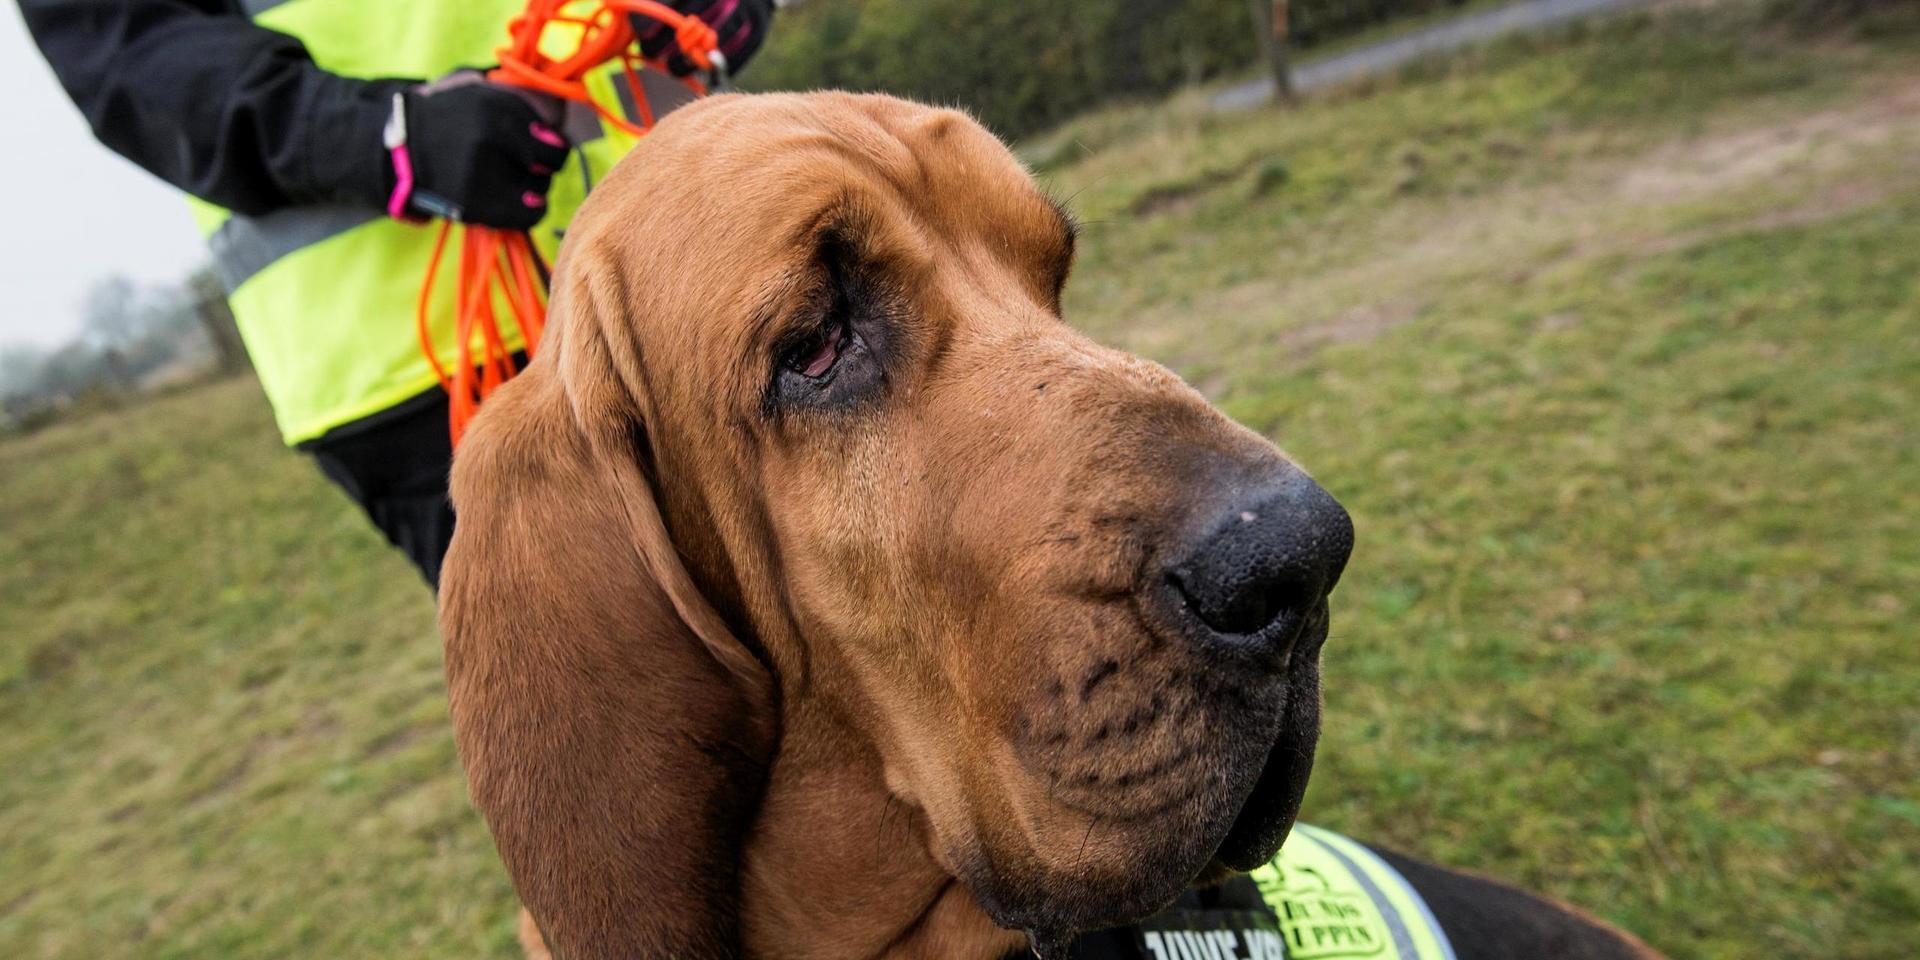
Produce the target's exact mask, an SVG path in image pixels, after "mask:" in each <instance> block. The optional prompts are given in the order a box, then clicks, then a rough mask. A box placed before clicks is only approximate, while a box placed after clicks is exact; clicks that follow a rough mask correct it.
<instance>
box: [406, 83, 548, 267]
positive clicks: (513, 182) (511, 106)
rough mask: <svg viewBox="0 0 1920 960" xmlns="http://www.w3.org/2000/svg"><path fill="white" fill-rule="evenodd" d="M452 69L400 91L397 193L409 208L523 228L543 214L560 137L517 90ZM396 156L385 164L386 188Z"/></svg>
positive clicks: (414, 211)
mask: <svg viewBox="0 0 1920 960" xmlns="http://www.w3.org/2000/svg"><path fill="white" fill-rule="evenodd" d="M455 76H456V78H458V79H455V80H454V81H453V82H448V81H441V82H438V83H435V84H433V85H432V86H429V87H421V88H415V89H412V90H408V91H406V92H405V93H402V94H401V97H402V98H403V99H404V101H405V103H404V108H403V109H404V110H405V117H404V119H405V127H406V138H405V143H406V148H407V154H408V157H409V159H410V161H411V164H412V167H413V189H412V190H411V192H409V193H408V195H407V196H405V197H403V198H399V199H400V200H401V201H402V202H403V203H404V205H405V210H406V212H407V213H409V214H413V215H416V216H427V217H444V218H446V219H449V220H459V221H461V222H463V223H477V224H481V225H483V226H489V227H500V228H502V229H507V230H526V229H529V228H531V227H532V226H533V225H534V224H536V223H539V222H540V218H541V217H543V216H545V215H546V212H547V189H548V188H549V187H550V186H552V184H553V172H554V171H555V170H558V169H560V165H561V164H563V163H565V162H566V160H567V144H566V141H565V140H563V139H562V138H561V136H560V134H559V133H558V132H557V131H556V130H555V129H554V127H553V126H552V125H551V124H549V123H548V122H547V121H546V120H545V119H544V118H542V117H541V115H540V111H539V110H537V109H535V108H534V106H533V104H531V103H529V102H528V101H527V99H526V98H525V97H524V96H522V95H521V94H518V93H515V92H513V91H511V90H508V89H506V88H504V87H499V86H494V85H492V84H488V83H483V82H480V81H479V80H478V79H477V77H474V78H473V79H467V77H469V76H472V75H464V76H463V75H458V74H456V75H455ZM390 123H391V121H390ZM394 132H395V131H394V130H393V129H391V128H390V129H389V131H388V134H389V136H388V141H387V142H388V147H389V148H392V147H393V146H394V138H393V134H394ZM397 162H398V159H397V157H396V158H395V160H394V161H393V162H392V163H390V164H389V168H388V176H389V177H390V178H392V179H390V180H389V188H390V189H389V194H390V195H391V193H392V190H391V188H392V186H393V185H394V184H395V183H397V182H398V179H399V177H398V171H397V168H396V166H395V164H397Z"/></svg>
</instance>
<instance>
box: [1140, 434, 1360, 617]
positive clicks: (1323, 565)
mask: <svg viewBox="0 0 1920 960" xmlns="http://www.w3.org/2000/svg"><path fill="white" fill-rule="evenodd" d="M1352 552H1353V521H1352V520H1351V519H1350V518H1349V517H1348V516H1347V511H1346V510H1345V508H1343V507H1341V506H1340V502H1339V501H1337V500H1335V499H1334V498H1333V495H1332V494H1329V493H1328V492H1327V491H1325V490H1323V489H1321V488H1320V485H1319V484H1317V483H1314V482H1313V481H1312V480H1311V479H1309V478H1308V477H1307V476H1306V474H1303V473H1299V472H1297V471H1295V472H1291V473H1290V474H1289V475H1288V476H1287V477H1285V478H1284V479H1282V480H1280V481H1279V482H1277V483H1274V484H1270V485H1265V486H1262V487H1261V488H1260V489H1258V490H1257V491H1256V492H1254V493H1253V494H1252V495H1250V496H1248V497H1245V498H1244V499H1242V500H1241V501H1240V502H1239V503H1237V504H1234V505H1232V506H1230V507H1229V508H1228V509H1227V510H1226V511H1225V513H1224V514H1223V515H1222V516H1221V517H1219V518H1218V519H1217V520H1216V521H1215V524H1214V526H1213V528H1212V532H1210V533H1208V534H1207V535H1205V536H1204V537H1202V538H1201V539H1200V541H1199V545H1198V546H1197V547H1195V548H1194V549H1193V551H1192V553H1190V554H1189V555H1188V556H1187V557H1186V558H1185V559H1183V560H1181V561H1179V562H1178V563H1175V564H1174V565H1173V566H1171V567H1170V568H1168V570H1167V581H1168V582H1169V584H1170V585H1171V586H1172V588H1173V590H1174V592H1175V594H1176V595H1177V597H1178V599H1179V600H1180V601H1182V602H1183V603H1184V605H1185V608H1186V615H1187V616H1188V617H1190V618H1192V619H1193V620H1196V621H1198V623H1199V624H1200V625H1201V626H1203V627H1205V629H1206V630H1207V631H1208V632H1209V633H1211V634H1212V635H1213V637H1214V638H1215V639H1216V640H1217V641H1219V642H1222V643H1227V644H1231V645H1235V646H1255V647H1270V648H1273V649H1276V650H1279V651H1285V650H1286V649H1288V647H1289V646H1290V645H1291V644H1292V643H1293V641H1294V639H1295V638H1297V637H1298V636H1299V634H1300V631H1301V628H1302V627H1303V626H1304V625H1305V624H1306V622H1307V621H1308V620H1309V619H1310V618H1311V617H1313V616H1314V615H1315V612H1316V611H1317V610H1318V609H1319V607H1320V604H1321V602H1322V601H1324V600H1325V599H1326V597H1327V594H1328V592H1330V591H1331V590H1332V589H1333V585H1334V583H1335V581H1337V580H1339V579H1340V572H1341V571H1342V570H1344V569H1345V568H1346V565H1347V556H1348V555H1349V554H1351V553H1352Z"/></svg>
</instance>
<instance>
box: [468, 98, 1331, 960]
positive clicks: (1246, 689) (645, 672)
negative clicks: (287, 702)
mask: <svg viewBox="0 0 1920 960" xmlns="http://www.w3.org/2000/svg"><path fill="white" fill-rule="evenodd" d="M696 171H697V172H696ZM1071 256H1072V233H1071V230H1070V229H1069V227H1068V225H1067V224H1065V223H1064V221H1063V218H1062V217H1061V216H1060V215H1059V214H1058V213H1057V211H1056V209H1055V207H1054V206H1052V205H1051V204H1050V203H1049V202H1048V201H1047V200H1046V199H1045V198H1044V197H1042V196H1041V195H1040V194H1039V193H1038V192H1037V191H1036V190H1035V189H1034V187H1033V186H1032V184H1031V182H1030V180H1029V178H1028V176H1027V174H1026V173H1025V171H1024V170H1023V169H1022V168H1021V167H1020V165H1019V164H1018V162H1017V161H1015V160H1014V158H1013V157H1012V156H1011V155H1010V154H1009V153H1008V152H1007V151H1006V150H1005V148H1004V147H1003V146H1002V145H1001V144H1000V143H999V142H998V141H996V140H995V139H994V138H993V137H992V136H991V135H990V134H988V133H987V132H986V131H984V130H983V129H981V128H980V127H979V126H978V125H977V124H975V123H973V122H972V121H971V120H969V119H967V118H966V117H965V116H963V115H960V114H957V113H954V112H951V111H945V110H936V109H930V108H926V107H921V106H917V105H913V104H908V103H905V102H902V101H898V100H893V99H890V98H885V97H856V96H848V95H839V94H817V95H808V96H762V97H717V98H713V99H711V100H708V101H704V102H702V103H700V104H697V105H694V106H691V107H688V108H686V109H684V110H682V111H680V112H679V113H676V114H674V115H673V116H671V117H669V118H668V119H667V120H666V121H665V122H663V123H662V124H661V125H660V126H659V127H658V128H657V129H656V130H655V132H653V133H652V134H651V135H649V136H648V137H647V138H646V139H645V140H644V141H643V142H642V144H641V146H640V147H639V149H638V150H637V151H636V152H635V153H634V154H633V156H632V157H631V158H630V159H628V160H627V161H625V162H624V163H622V164H621V165H620V166H619V167H618V168H617V169H615V170H614V171H613V172H612V174H611V175H610V176H608V177H607V178H606V180H605V181H604V182H603V183H602V184H601V185H600V186H599V188H598V190H597V191H596V193H595V195H594V197H593V199H592V201H591V202H590V203H589V204H588V205H587V207H586V209H585V210H583V212H582V214H581V215H580V217H579V218H578V220H577V222H576V223H575V224H574V226H573V228H572V232H571V234H570V237H569V239H568V243H567V248H566V251H565V253H564V255H563V258H562V262H561V263H560V264H559V267H558V271H557V273H556V281H555V285H556V293H555V297H554V302H553V305H552V310H551V313H552V319H551V323H550V326H549V328H548V329H549V332H548V334H547V336H548V340H547V342H546V343H545V344H543V346H542V350H541V353H540V355H539V358H538V359H537V360H536V361H534V362H533V363H532V364H531V365H530V366H529V368H528V369H527V371H526V372H525V373H524V374H523V375H522V376H520V377H519V378H517V379H516V380H515V381H514V382H512V383H510V384H509V385H508V386H507V387H506V388H505V389H503V390H502V391H500V393H499V394H498V395H497V396H496V397H494V398H493V399H491V400H490V401H489V402H488V404H487V407H486V409H485V410H484V411H483V412H482V414H481V415H480V417H479V418H478V420H477V421H476V422H475V423H474V425H473V426H472V428H471V430H470V432H469V433H468V436H467V439H466V441H465V443H464V444H463V446H462V449H461V451H460V455H459V457H458V459H457V462H456V464H455V468H454V477H453V495H454V500H455V504H456V508H457V511H458V514H459V517H460V524H459V529H458V533H457V535H456V537H455V540H454V544H453V548H452V551H451V553H450V554H449V556H448V559H447V565H446V573H445V576H444V581H443V594H442V597H443V599H442V627H443V632H444V634H445V637H446V648H447V672H448V678H449V690H450V696H451V700H452V714H453V720H454V725H455V730H456V734H457V738H458V742H459V745H460V749H461V755H462V759H463V762H464V763H465V765H466V768H467V771H468V776H469V780H470V783H471V788H472V795H473V799H474V802H475V804H476V805H477V806H478V807H479V808H480V810H481V811H482V813H483V814H484V815H485V816H486V818H487V822H488V824H489V826H490V827H491V829H492V831H493V834H494V837H495V839H496V841H497V843H498V845H499V848H500V853H501V856H502V858H503V860H504V861H505V863H506V865H507V868H508V871H509V873H510V874H511V875H512V877H513V880H514V884H515V886H516V888H517V889H518V891H519V893H520V896H521V898H522V900H523V902H524V903H525V904H526V906H527V908H528V911H529V919H528V920H527V922H524V923H523V925H522V935H523V939H525V940H526V942H527V943H528V945H529V954H530V955H531V956H534V957H541V956H544V955H545V952H546V948H547V945H551V947H552V948H553V955H554V956H557V957H561V958H563V960H580V958H590V957H639V956H648V957H653V956H661V957H667V956H671V957H676V958H719V957H734V956H742V955H744V956H750V957H780V958H795V960H806V958H836V960H837V958H846V957H889V958H919V957H925V958H935V957H939V958H962V960H967V958H980V960H987V958H992V957H996V956H999V955H1001V954H1002V953H1004V952H1005V951H1007V950H1009V949H1011V948H1014V947H1016V946H1018V945H1019V944H1020V943H1021V942H1022V938H1021V936H1020V935H1018V934H1016V933H1011V932H1009V931H1008V930H1005V929H1002V928H1001V925H1002V924H1005V925H1013V926H1028V927H1035V928H1039V929H1042V930H1044V931H1047V932H1050V933H1064V932H1065V931H1067V930H1071V929H1074V928H1077V927H1083V926H1086V925H1088V924H1096V923H1111V922H1118V921H1120V920H1124V919H1127V918H1129V917H1133V916H1139V915H1143V914H1145V913H1147V912H1150V911H1151V910H1153V909H1155V908H1157V906H1159V905H1160V904H1162V903H1165V902H1166V901H1167V900H1168V899H1170V898H1171V897H1172V896H1173V895H1174V894H1175V893H1177V892H1178V891H1179V890H1181V889H1183V888H1184V887H1185V886H1186V885H1187V884H1189V883H1190V882H1192V881H1193V879H1194V878H1195V877H1196V876H1198V875H1200V874H1201V873H1203V872H1205V873H1208V874H1210V875H1217V874H1219V873H1220V871H1221V869H1222V868H1221V866H1220V864H1219V863H1217V862H1213V861H1211V860H1210V858H1212V857H1213V856H1214V851H1215V850H1216V848H1220V847H1221V844H1222V837H1223V836H1225V835H1226V834H1227V833H1228V829H1229V827H1234V828H1235V835H1236V836H1238V835H1239V834H1240V832H1241V829H1240V828H1241V826H1243V825H1242V824H1238V823H1236V822H1235V817H1236V816H1238V815H1240V811H1241V810H1242V808H1243V807H1249V808H1251V807H1253V806H1260V807H1261V809H1262V813H1261V816H1262V817H1263V818H1264V819H1262V820H1260V822H1258V823H1256V824H1254V825H1253V826H1252V827H1248V828H1247V832H1248V833H1249V834H1250V835H1253V836H1254V838H1253V839H1249V840H1246V841H1244V842H1243V843H1242V844H1241V846H1242V847H1243V848H1244V849H1243V851H1242V855H1241V857H1240V859H1245V858H1246V857H1247V856H1261V855H1264V854H1270V853H1271V846H1273V845H1276V844H1277V843H1278V837H1279V836H1282V835H1284V832H1285V825H1286V824H1287V823H1288V822H1290V821H1291V816H1292V810H1293V808H1294V807H1297V804H1298V799H1299V790H1300V789H1301V788H1303V787H1304V784H1305V777H1306V766H1307V765H1308V764H1310V762H1311V756H1312V744H1313V739H1314V736H1315V735H1316V734H1317V701H1318V691H1317V685H1316V684H1317V673H1316V671H1315V666H1314V664H1315V662H1316V661H1317V654H1318V643H1317V641H1316V642H1314V643H1313V644H1312V645H1311V649H1297V650H1293V651H1292V652H1291V653H1290V654H1289V655H1288V656H1290V659H1289V660H1287V661H1286V666H1284V667H1283V668H1281V669H1282V670H1283V671H1284V674H1285V676H1284V677H1283V678H1280V679H1274V678H1272V677H1268V678H1266V679H1264V680H1262V681H1261V682H1260V683H1259V684H1254V683H1252V682H1251V681H1248V682H1247V683H1242V681H1241V679H1240V678H1237V677H1235V676H1232V675H1223V674H1221V673H1220V672H1219V671H1217V670H1211V669H1209V666H1208V665H1207V664H1205V663H1202V662H1200V661H1199V660H1198V659H1197V658H1196V655H1195V654H1194V652H1193V651H1192V650H1190V649H1189V648H1188V646H1186V645H1183V644H1182V643H1179V642H1174V641H1173V640H1172V639H1171V637H1172V633H1171V632H1170V631H1169V630H1168V629H1167V628H1165V626H1164V625H1163V624H1160V623H1158V622H1156V621H1155V619H1154V614H1153V613H1152V612H1151V611H1149V610H1146V609H1145V608H1144V606H1143V605H1142V604H1141V602H1139V600H1138V597H1139V595H1141V594H1142V593H1143V591H1145V590H1147V589H1148V588H1149V587H1150V586H1151V584H1150V583H1148V582H1147V581H1148V580H1149V579H1151V577H1152V575H1153V574H1152V571H1154V570H1157V569H1159V567H1156V566H1155V564H1156V563H1159V562H1161V560H1162V559H1164V558H1163V556H1162V554H1163V553H1164V550H1165V549H1167V548H1168V547H1167V545H1168V544H1174V543H1178V542H1181V541H1182V538H1183V537H1189V536H1190V535H1191V533H1192V531H1193V529H1194V524H1196V523H1198V522H1200V521H1201V520H1202V519H1204V518H1206V517H1208V516H1211V515H1214V514H1217V512H1218V510H1219V508H1220V507H1221V505H1222V504H1223V503H1225V502H1226V498H1227V497H1229V496H1230V495H1232V492H1233V491H1235V490H1238V489H1241V488H1242V487H1244V486H1245V485H1247V484H1249V483H1252V482H1254V481H1256V480H1258V479H1259V478H1261V477H1264V476H1268V475H1270V474H1272V473H1273V472H1275V471H1280V470H1292V469H1294V468H1293V467H1292V466H1291V465H1290V464H1288V463H1287V461H1285V460H1284V458H1283V457H1282V456H1281V455H1280V454H1279V452H1278V451H1276V450H1275V449H1274V448H1273V447H1272V446H1271V445H1270V444H1268V443H1267V442H1266V441H1265V440H1264V439H1262V438H1260V437H1258V436H1257V435H1255V434H1253V433H1251V432H1249V431H1247V430H1245V429H1243V428H1241V427H1239V426H1237V425H1234V424H1233V423H1231V422H1230V421H1228V420H1227V419H1226V418H1224V417H1223V416H1221V415H1220V414H1219V413H1218V412H1216V411H1214V410H1213V409H1212V408H1211V407H1209V406H1208V405H1207V404H1206V403H1205V402H1204V400H1203V399H1202V398H1201V397H1200V396H1199V395H1198V394H1196V393H1195V392H1194V391H1193V390H1191V389H1189V388H1188V387H1187V386H1186V385H1185V384H1183V383H1181V382H1180V381H1179V379H1178V378H1176V377H1174V376H1173V375H1172V374H1170V373H1168V372H1167V371H1166V370H1164V369H1162V368H1160V367H1158V366H1155V365H1153V364H1151V363H1147V362H1145V361H1142V360H1140V359H1138V358H1135V357H1132V356H1128V355H1126V354H1123V353H1119V352H1116V351H1113V350H1109V349H1106V348H1103V347H1100V346H1098V345H1096V344H1094V343H1092V342H1091V341H1089V340H1087V339H1086V338H1084V337H1082V336H1080V335H1079V334H1077V333H1076V332H1074V331H1073V330H1072V329H1070V328H1069V327H1067V326H1066V325H1065V324H1063V323H1062V322H1061V321H1060V318H1059V293H1060V288H1061V284H1062V283H1063V282H1064V280H1065V275H1066V271H1067V269H1068V266H1069V264H1070V262H1071ZM836 271H837V272H836ZM843 274H846V275H848V276H843ZM849 276H850V277H851V279H849ZM848 289H854V290H856V291H857V298H858V310H859V311H864V312H862V313H860V314H859V315H860V316H862V317H864V318H866V319H865V320H863V321H862V322H863V323H864V324H866V326H864V327H860V328H858V329H861V330H863V331H864V333H863V335H864V336H865V337H866V340H867V341H868V342H867V344H866V346H867V347H869V348H871V351H872V353H873V355H874V356H876V357H878V358H879V360H878V361H877V363H878V366H877V367H876V368H875V369H876V370H878V371H879V372H878V373H875V374H874V376H875V377H877V378H878V380H877V385H876V386H872V387H871V389H870V390H868V392H867V393H864V394H860V395H859V396H860V397H862V398H863V399H861V400H859V402H855V403H846V404H840V405H838V406H832V407H831V408H826V407H823V408H819V409H813V408H798V407H793V406H783V405H782V404H781V403H779V402H776V401H775V400H773V399H770V398H771V397H773V394H772V393H770V390H771V389H772V388H771V387H770V386H769V384H770V382H777V380H778V377H780V376H781V374H780V373H779V372H778V371H779V366H778V362H779V357H780V350H781V344H782V343H785V342H788V340H790V339H791V336H790V335H791V334H792V333H793V331H795V330H801V331H804V330H805V329H807V327H808V324H813V325H815V326H818V325H819V324H820V323H821V320H820V317H821V316H822V315H828V314H831V312H832V311H833V310H837V309H840V307H836V306H832V305H831V304H837V303H840V301H838V300H834V299H833V296H834V294H833V291H845V290H848ZM823 291H825V292H823ZM849 296H852V295H849ZM823 304H825V305H823ZM845 376H846V377H848V378H851V377H852V376H853V375H852V374H846V375H845ZM770 378H772V379H771V380H770ZM836 382H839V381H836ZM846 382H847V383H849V384H851V385H849V386H847V389H848V390H853V389H855V388H856V387H857V385H858V382H857V381H854V380H852V379H849V380H848V381H846ZM834 389H839V387H835V388H834ZM822 396H823V397H825V396H827V394H824V393H823V394H822ZM821 402H822V403H825V402H826V401H825V400H822V401H821ZM1276 744H1277V746H1276ZM1270 749H1271V750H1272V751H1273V752H1272V755H1271V756H1269V750H1270ZM1263 771H1264V773H1263ZM1256 781H1257V782H1256ZM1273 784H1278V787H1272V785H1273ZM1262 791H1266V792H1267V793H1274V796H1272V797H1270V798H1266V799H1256V801H1249V797H1250V796H1251V797H1255V798H1261V797H1263V796H1264V794H1263V793H1262ZM1276 791H1277V792H1276ZM1229 845H1231V844H1229ZM1263 845H1264V846H1263ZM1263 851H1264V854H1263ZM1223 856H1224V854H1223ZM536 919H537V921H538V922H537V927H536V924H535V923H534V922H533V921H534V920H536ZM1055 928H1057V929H1055ZM543 932H544V943H543V942H542V940H543V937H542V933H543Z"/></svg>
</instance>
